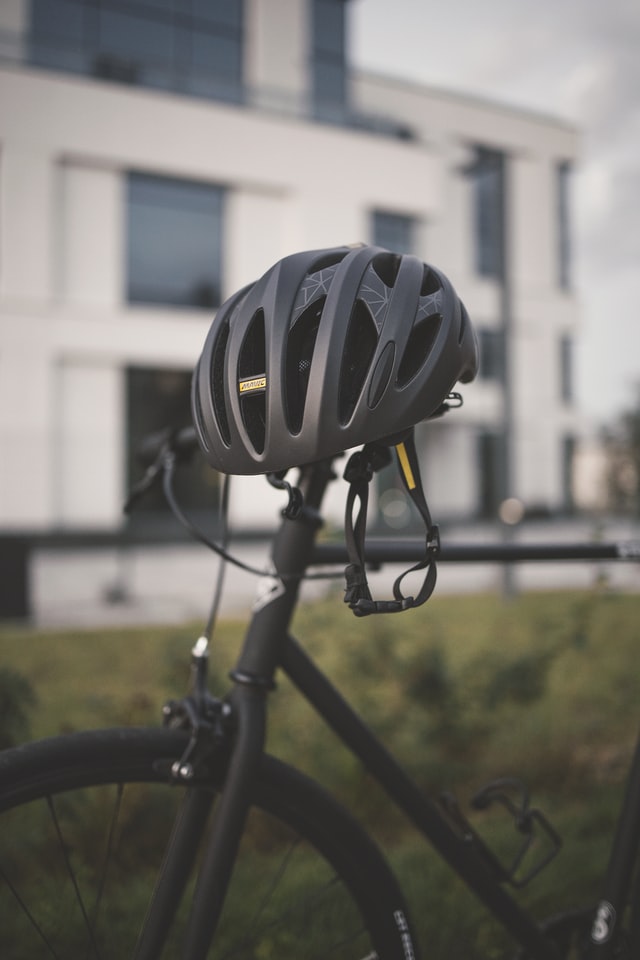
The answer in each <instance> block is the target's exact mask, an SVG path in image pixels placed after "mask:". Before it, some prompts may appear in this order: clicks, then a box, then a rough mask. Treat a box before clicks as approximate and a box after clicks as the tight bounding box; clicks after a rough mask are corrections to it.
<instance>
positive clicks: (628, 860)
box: [136, 463, 640, 960]
mask: <svg viewBox="0 0 640 960" xmlns="http://www.w3.org/2000/svg"><path fill="white" fill-rule="evenodd" d="M332 477H333V474H332V471H331V465H330V463H321V464H317V465H314V466H313V467H310V468H306V469H305V470H303V471H302V473H301V478H300V484H299V485H300V488H301V490H302V492H303V495H304V504H305V506H304V508H303V511H302V513H301V515H300V516H299V517H298V518H296V519H295V520H291V519H286V518H285V519H283V520H282V523H281V525H280V529H279V532H278V534H277V537H276V539H275V541H274V548H273V554H272V563H273V574H272V575H271V576H268V577H266V578H265V582H264V583H263V590H262V592H261V594H260V598H259V600H258V601H257V603H256V607H255V608H254V614H253V617H252V619H251V622H250V624H249V627H248V630H247V634H246V636H245V641H244V645H243V648H242V650H241V653H240V656H239V658H238V661H237V664H236V667H235V669H234V670H233V671H232V673H231V679H232V681H233V689H232V691H231V693H230V695H229V698H228V703H229V704H230V707H231V710H232V713H233V718H234V731H235V736H234V738H233V747H232V751H231V759H230V763H229V772H228V776H227V778H226V782H225V786H224V788H223V790H222V794H221V797H220V800H219V802H218V805H217V808H216V812H215V817H214V822H213V825H212V829H211V832H210V834H209V836H208V837H207V839H206V842H205V855H204V860H203V865H202V867H201V870H200V874H199V877H198V882H197V887H196V893H195V897H194V901H193V906H192V915H191V922H190V925H189V933H188V936H187V945H186V949H185V956H187V957H189V960H204V957H205V956H206V953H207V950H208V948H209V945H210V942H211V940H212V938H213V936H214V934H215V929H216V925H217V921H218V918H219V916H220V913H221V910H222V906H223V902H224V894H225V890H226V886H227V883H228V880H229V877H230V875H231V872H232V869H233V863H234V859H235V856H236V852H237V848H238V844H239V841H240V836H241V834H242V830H243V827H244V823H245V818H246V814H247V811H248V808H249V804H250V796H251V785H252V782H253V779H254V777H255V776H256V772H257V769H258V765H259V763H260V758H261V756H262V752H263V748H264V740H265V730H266V702H267V696H268V693H269V691H270V690H272V689H273V687H274V686H275V684H274V677H275V674H276V672H277V670H278V669H282V670H283V671H284V672H285V674H286V675H287V676H288V677H289V678H290V680H291V681H292V683H293V684H294V686H295V687H296V688H297V689H298V691H299V692H300V694H301V695H302V696H303V697H304V698H305V699H306V700H307V701H308V702H309V703H310V704H311V706H312V707H313V708H314V710H315V711H316V713H317V714H318V715H319V716H320V718H321V719H322V720H323V721H324V722H325V723H326V724H327V725H328V726H329V727H330V728H331V729H332V730H333V731H334V732H335V734H336V735H337V736H338V737H339V739H340V740H341V741H342V742H343V743H344V744H345V745H346V746H347V747H348V748H349V749H350V750H351V752H352V753H353V754H354V755H355V756H356V757H357V758H358V759H359V760H360V761H361V762H362V763H363V765H364V767H365V768H366V770H367V771H368V772H369V774H370V775H371V776H372V777H373V778H374V779H375V780H376V781H377V782H378V783H379V784H380V786H381V787H382V788H383V790H384V791H385V792H386V793H387V795H388V796H389V798H390V800H391V801H392V802H393V803H394V804H395V806H397V807H398V808H399V809H400V810H401V811H402V812H403V813H404V814H405V816H406V817H407V818H408V819H409V820H410V821H411V822H412V823H413V824H414V826H415V827H416V828H417V829H418V830H419V832H420V833H421V834H422V835H423V836H424V837H425V838H426V839H427V840H428V841H429V843H430V844H431V845H432V847H433V848H434V849H435V850H436V851H437V853H438V854H439V855H440V857H441V858H442V859H444V860H445V861H446V863H447V864H448V865H449V866H450V867H451V868H452V869H453V870H454V871H455V872H456V873H457V874H458V875H459V876H460V877H461V878H462V880H463V881H464V883H465V884H466V885H467V886H468V888H469V889H470V890H472V891H473V892H474V893H475V895H476V896H477V897H478V899H479V900H480V901H482V902H483V903H484V905H485V906H486V908H487V910H488V911H489V912H490V913H491V914H492V915H493V916H494V917H495V919H496V921H497V923H498V924H499V925H501V926H502V927H503V928H504V929H505V930H507V931H508V932H509V933H510V935H511V936H512V938H513V940H514V941H515V943H516V944H517V945H519V946H520V947H521V948H522V949H523V950H524V951H525V952H526V955H527V957H530V958H532V960H552V958H554V957H557V956H558V952H557V950H556V948H555V946H554V945H553V944H552V943H551V942H550V941H549V940H548V939H547V937H546V936H545V934H544V933H543V931H542V930H541V929H540V927H539V925H538V923H537V922H536V921H535V920H534V919H533V918H532V917H531V916H530V915H529V914H528V913H526V912H525V911H524V910H523V909H522V908H521V907H520V906H519V904H518V903H517V902H516V901H515V899H514V898H513V897H512V896H511V895H510V894H509V893H508V892H507V891H506V890H505V888H504V886H503V885H502V883H501V882H500V878H499V877H498V876H497V874H496V872H495V871H493V870H492V869H491V867H490V865H489V864H488V862H487V858H486V856H483V855H482V851H479V850H478V849H477V848H476V847H475V846H474V845H473V844H470V843H469V838H468V836H465V835H464V833H461V832H460V831H459V830H458V829H456V827H455V825H454V824H453V823H452V821H451V820H450V819H449V818H448V817H447V816H446V814H445V812H444V810H443V809H441V808H440V807H439V806H438V805H437V804H436V803H435V802H434V801H432V800H431V799H429V798H428V797H426V796H424V794H423V793H422V792H421V791H420V789H419V788H418V787H417V785H416V784H415V783H414V781H413V780H412V779H411V778H410V777H409V775H408V774H407V773H406V772H405V771H404V770H403V768H402V767H401V766H400V765H399V764H398V763H397V762H396V760H395V759H394V758H393V756H392V755H391V754H390V753H389V752H388V751H387V750H386V748H385V747H384V746H383V745H382V744H381V743H380V741H379V740H378V739H377V737H376V736H375V735H374V733H373V732H372V731H371V730H370V729H369V727H368V726H367V725H366V723H365V722H364V721H363V720H362V719H361V718H360V717H359V716H358V715H357V714H356V713H355V712H354V710H352V708H351V707H350V706H349V704H348V703H347V702H346V700H345V699H344V698H343V697H342V696H341V695H340V693H339V692H338V691H337V690H336V689H335V688H334V687H333V685H332V684H331V683H330V681H329V680H328V679H327V678H326V677H325V676H324V675H323V674H322V673H321V671H320V670H319V669H318V668H317V667H316V666H315V664H314V663H313V662H312V660H311V659H310V658H309V656H308V655H307V654H306V652H305V651H304V650H303V649H302V648H301V646H300V645H299V644H298V643H297V642H296V640H295V639H294V638H293V637H292V636H291V635H290V633H289V628H290V622H291V618H292V616H293V612H294V610H295V607H296V603H297V600H298V592H299V586H300V582H301V579H302V577H303V575H304V571H305V570H306V569H307V567H308V566H309V565H310V564H311V563H313V562H317V561H318V560H319V561H320V562H338V561H339V560H341V559H345V557H344V552H343V548H340V547H334V546H332V545H319V546H317V545H316V544H315V539H316V533H317V531H318V529H319V527H320V526H321V520H320V514H319V509H320V506H321V503H322V499H323V495H324V493H325V490H326V487H327V484H328V483H329V481H330V480H331V479H332ZM589 546H590V545H587V547H589ZM593 546H594V547H595V548H596V549H597V552H595V551H594V552H591V553H585V548H584V545H581V546H580V549H577V548H572V550H567V548H562V547H560V548H558V549H555V550H554V549H551V550H550V551H549V553H548V555H547V556H545V557H544V558H545V559H560V558H567V553H569V554H570V558H572V559H577V558H586V557H587V556H588V557H589V558H591V559H599V558H602V557H604V556H609V557H611V556H617V557H620V556H623V557H624V558H626V557H627V555H628V554H630V555H631V556H632V557H633V556H634V552H635V551H637V545H633V544H631V545H627V547H626V553H625V552H624V550H623V551H622V553H621V552H620V545H604V544H597V545H593ZM563 549H564V551H565V553H564V555H563V556H562V550H563ZM341 550H342V552H341ZM414 550H415V547H414V546H407V545H404V546H403V545H396V546H395V548H393V549H392V548H390V547H389V545H386V548H385V547H383V546H382V545H379V546H377V547H376V546H375V545H373V546H372V549H371V557H372V559H373V560H376V561H378V562H381V561H383V560H384V561H393V560H400V559H413V555H412V553H411V551H414ZM616 550H617V551H618V552H617V553H616ZM518 551H519V553H518ZM458 552H459V551H458ZM442 553H443V554H444V556H443V557H442V559H454V558H455V559H462V558H460V557H455V553H456V550H455V548H454V549H453V550H451V551H450V554H453V555H450V556H449V557H447V556H446V554H447V551H446V550H445V548H442ZM489 553H490V554H492V555H490V556H486V555H484V556H482V555H480V551H479V549H478V548H475V549H474V548H472V549H471V551H470V555H468V556H466V557H465V558H463V559H467V560H471V559H473V560H478V559H492V560H494V561H495V560H505V559H506V560H513V559H542V556H541V554H542V548H541V547H540V545H536V547H534V548H533V553H534V554H535V556H529V555H527V553H526V550H523V548H522V547H519V546H518V545H515V544H506V545H504V546H501V547H499V548H493V549H490V550H489ZM638 553H640V551H638ZM635 555H636V556H637V555H638V554H637V553H635ZM201 794H202V792H201V791H198V790H197V789H196V790H195V791H193V792H191V795H190V796H189V797H188V800H187V806H186V808H185V810H184V811H183V815H182V817H181V820H180V824H179V826H178V839H177V840H176V842H175V843H174V844H173V845H172V848H171V849H170V850H169V851H168V854H167V858H166V863H165V868H164V871H163V874H162V877H161V880H160V890H161V891H164V892H165V893H166V896H165V899H164V900H163V899H162V895H161V896H160V898H159V899H158V903H157V904H156V909H154V908H153V907H152V910H151V912H150V916H149V918H148V922H147V926H146V930H145V936H143V943H142V945H141V946H139V948H138V953H137V954H136V957H137V958H138V960H147V958H150V957H153V956H154V955H155V954H154V949H155V946H154V945H155V944H157V943H159V942H162V936H163V931H164V930H165V929H166V925H167V924H168V923H170V916H169V914H171V910H170V909H168V908H167V900H169V901H171V900H173V901H174V902H175V901H176V900H179V897H180V894H181V892H182V890H183V888H184V885H185V883H186V876H185V874H186V870H187V867H190V865H191V864H192V862H193V859H194V858H195V852H196V849H197V847H198V844H199V842H200V840H201V837H202V835H203V831H204V822H205V819H206V815H207V813H208V805H207V801H202V800H200V801H198V799H197V798H198V797H199V796H200V795H201ZM209 802H210V801H209ZM639 811H640V741H639V746H638V749H637V750H636V754H635V758H634V761H633V765H632V768H631V773H630V778H629V786H628V789H627V793H626V797H625V802H624V804H623V810H622V813H621V816H620V821H619V824H618V828H617V831H616V837H615V839H614V844H613V847H612V852H611V859H610V863H609V867H608V870H607V874H606V877H605V881H604V884H603V891H602V897H601V901H600V910H599V913H598V917H597V918H596V925H595V926H594V931H595V932H596V933H597V932H598V931H599V932H600V942H597V938H596V942H594V956H597V957H603V958H604V957H608V956H611V955H612V954H611V952H610V948H611V936H612V934H613V921H614V919H615V917H616V916H620V915H621V914H622V911H623V908H624V903H625V895H626V891H627V890H628V887H629V883H630V879H631V874H632V871H633V867H634V864H635V862H636V859H637V853H638V846H639V843H640V812H639ZM185 838H186V840H185ZM185 848H186V851H187V852H186V853H185ZM176 891H179V892H178V893H176ZM607 911H609V912H607ZM171 915H172V914H171ZM598 925H599V926H598ZM635 935H636V936H637V934H635ZM154 937H155V939H154Z"/></svg>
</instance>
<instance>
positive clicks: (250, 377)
mask: <svg viewBox="0 0 640 960" xmlns="http://www.w3.org/2000/svg"><path fill="white" fill-rule="evenodd" d="M244 383H250V384H251V388H250V389H248V390H246V391H244V392H243V391H242V388H241V386H240V384H244ZM238 385H239V386H238V389H239V391H240V410H241V413H242V422H243V423H244V426H245V429H246V431H247V434H248V436H249V440H250V441H251V444H252V446H253V448H254V450H255V451H256V453H262V452H263V450H264V446H265V433H266V430H265V424H266V363H265V339H264V313H263V311H262V310H256V312H255V314H254V315H253V317H252V319H251V322H250V324H249V328H248V330H247V333H246V335H245V338H244V342H243V344H242V347H241V348H240V356H239V358H238Z"/></svg>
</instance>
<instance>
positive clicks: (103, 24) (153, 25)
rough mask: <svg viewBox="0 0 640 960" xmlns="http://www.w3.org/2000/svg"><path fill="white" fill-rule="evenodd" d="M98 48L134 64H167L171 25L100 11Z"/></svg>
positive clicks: (148, 18)
mask: <svg viewBox="0 0 640 960" xmlns="http://www.w3.org/2000/svg"><path fill="white" fill-rule="evenodd" d="M99 31H100V41H99V49H100V50H101V51H103V52H105V53H113V54H117V55H118V56H122V57H127V58H129V59H131V60H134V61H135V62H136V63H140V64H144V63H150V64H153V63H167V62H169V63H171V62H172V61H173V28H172V26H171V24H170V23H166V22H162V21H159V20H154V19H152V18H150V17H142V16H136V15H132V14H129V13H121V12H117V11H115V10H101V11H100V19H99Z"/></svg>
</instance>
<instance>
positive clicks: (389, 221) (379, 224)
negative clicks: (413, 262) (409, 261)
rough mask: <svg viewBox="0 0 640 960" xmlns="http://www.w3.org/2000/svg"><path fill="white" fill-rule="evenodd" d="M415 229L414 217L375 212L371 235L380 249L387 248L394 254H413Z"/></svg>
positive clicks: (382, 211)
mask: <svg viewBox="0 0 640 960" xmlns="http://www.w3.org/2000/svg"><path fill="white" fill-rule="evenodd" d="M415 228H416V222H415V220H414V218H413V217H406V216H403V215H402V214H398V213H387V212H385V211H384V210H374V211H373V215H372V225H371V233H372V237H373V243H374V244H375V245H376V246H378V247H385V248H386V249H387V250H393V252H394V253H413V252H414V250H415V232H416V230H415Z"/></svg>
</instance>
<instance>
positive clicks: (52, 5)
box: [0, 0, 578, 542]
mask: <svg viewBox="0 0 640 960" xmlns="http://www.w3.org/2000/svg"><path fill="white" fill-rule="evenodd" d="M364 2H366V0H364ZM348 6H349V5H348V3H346V2H342V0H224V2H222V0H197V2H196V0H193V2H192V4H191V5H188V4H184V3H182V2H180V0H175V2H173V0H163V2H154V3H143V2H142V0H140V2H134V0H130V2H128V3H124V4H123V3H122V2H118V0H102V2H101V4H100V5H98V4H96V3H95V2H94V0H31V2H29V0H3V2H2V4H0V55H1V57H2V61H1V63H0V258H1V263H0V450H1V452H2V456H1V460H0V531H1V532H3V533H4V534H5V536H6V535H7V534H12V533H19V534H21V535H22V534H35V535H37V536H38V537H39V538H40V541H41V542H42V539H43V538H45V539H46V537H47V536H50V535H55V536H56V537H57V538H58V539H60V538H62V540H63V541H64V539H65V538H67V539H68V538H69V537H70V536H72V535H73V536H75V537H77V536H78V535H82V536H83V537H85V536H95V535H102V536H103V537H105V538H107V539H109V538H110V537H113V536H116V537H117V536H118V535H119V534H120V533H121V532H122V531H123V530H125V529H127V527H126V524H125V523H124V521H123V518H122V503H123V500H124V497H125V493H126V490H127V487H128V484H129V482H130V479H131V477H132V476H133V475H135V473H136V467H135V464H133V462H132V446H133V444H134V442H135V440H136V439H138V437H139V436H140V435H141V434H142V433H143V432H144V431H145V430H146V429H148V428H153V427H159V426H161V425H162V423H163V422H165V421H166V420H167V419H171V418H172V417H175V416H176V412H175V411H176V409H178V410H180V411H181V413H179V414H177V416H179V417H180V416H181V417H182V418H183V419H184V418H185V417H187V416H188V407H187V402H186V401H187V394H188V380H189V375H190V372H191V370H192V368H193V365H194V362H195V360H196V359H197V356H198V354H199V350H200V347H201V344H202V342H203V339H204V336H205V334H206V331H207V329H208V326H209V323H210V320H211V315H212V312H213V310H214V309H215V307H216V305H217V304H219V303H220V301H221V299H224V298H225V297H226V296H228V295H230V294H231V293H232V292H234V291H235V290H236V289H237V288H239V287H240V286H241V285H244V284H245V283H247V282H249V281H250V280H252V279H254V278H256V277H257V276H258V275H260V274H261V273H262V272H263V271H264V270H265V269H266V268H267V267H268V266H270V265H271V264H272V263H274V262H275V261H276V260H277V259H279V258H280V257H282V256H284V255H286V254H288V253H292V252H294V251H296V250H301V249H307V248H313V247H319V246H333V245H338V244H342V243H345V242H347V243H349V242H353V241H357V240H365V241H375V242H379V243H381V244H382V245H384V246H391V247H393V248H396V249H410V250H411V251H412V252H415V253H416V254H417V255H419V256H420V257H421V258H423V259H424V260H426V261H428V262H432V263H433V264H434V265H435V266H437V267H439V268H440V269H442V270H444V271H445V273H447V274H448V275H449V276H450V278H451V279H452V281H453V282H454V284H455V286H456V288H457V289H458V292H459V293H460V295H461V297H462V298H463V300H464V301H465V303H466V305H467V307H468V309H469V312H470V314H471V317H472V320H473V321H474V322H475V325H476V327H477V329H478V331H479V334H480V339H481V344H482V348H483V368H482V372H481V376H480V378H479V380H478V381H477V382H476V383H475V384H473V385H472V386H470V387H467V388H465V389H464V397H465V405H464V408H463V409H462V410H461V411H459V412H456V413H455V414H450V415H449V417H448V418H445V420H444V421H442V422H441V423H435V424H432V425H429V426H428V427H426V428H423V429H422V433H423V441H424V445H423V449H424V469H425V480H426V486H427V489H428V491H429V500H430V504H431V505H432V510H433V512H434V514H435V515H436V516H437V517H439V518H440V517H444V518H446V517H461V516H472V517H477V516H483V515H484V516H487V515H490V516H492V515H495V511H496V508H497V506H498V504H499V502H500V501H501V500H502V499H503V498H504V497H506V496H516V497H518V498H520V499H521V500H522V501H523V503H524V504H525V506H526V507H528V508H529V509H531V510H536V511H539V510H542V511H548V512H556V511H560V510H563V509H565V508H567V507H569V506H570V505H571V485H570V463H571V454H572V446H573V441H574V437H575V436H576V432H577V429H578V421H577V414H576V410H575V409H574V407H573V405H572V391H571V372H570V365H571V344H572V340H573V337H574V334H575V332H576V328H577V305H576V299H575V296H574V294H573V292H572V290H571V283H570V269H569V248H568V221H567V195H568V173H569V171H570V169H571V165H572V164H573V163H574V161H575V159H576V155H577V149H578V139H577V135H576V132H575V131H574V130H573V129H571V128H569V127H567V125H566V124H564V123H562V122H559V121H557V120H555V119H553V118H549V117H542V116H537V115H533V114H530V113H525V112H522V111H519V110H516V109H513V108H511V107H505V106H502V105H499V104H495V103H486V102H483V101H479V100H475V99H473V98H471V97H465V96H462V95H459V94H450V93H447V92H443V91H438V90H432V89H425V88H423V87H418V86H415V85H411V84H409V83H402V82H398V81H396V80H393V81H392V80H389V79H387V78H383V77H378V76H370V75H360V74H357V73H354V72H353V71H352V70H351V69H350V67H349V63H348V61H347V55H346V49H347V45H346V43H345V34H346V33H347V29H346V27H348ZM187 10H189V11H191V12H188V13H187V12H186V11H187ZM194 484H195V486H193V485H192V487H191V493H192V497H193V503H194V504H195V505H196V506H199V507H202V506H203V505H204V502H205V499H206V495H205V494H204V493H203V487H204V488H206V487H207V484H208V485H209V486H211V485H212V479H211V478H210V477H209V478H207V477H205V478H204V479H203V476H200V477H199V479H198V480H197V481H194ZM256 485H259V486H257V487H256ZM383 485H384V482H383ZM336 486H337V485H336ZM340 486H341V485H340ZM263 487H264V481H263V480H261V479H259V478H258V479H256V478H252V479H245V480H242V481H240V482H239V483H238V484H237V485H236V487H235V494H234V498H235V499H234V504H233V506H234V514H235V516H236V518H237V519H238V520H239V521H240V522H241V523H242V524H244V525H245V526H246V527H250V528H256V527H260V526H264V525H271V524H272V522H273V516H274V504H277V503H279V502H280V500H279V498H278V496H276V495H275V494H274V495H273V496H272V495H271V492H270V491H268V492H266V493H264V494H263ZM256 491H257V492H256ZM334 500H335V506H334V511H339V509H340V508H339V507H338V505H337V504H338V501H339V502H340V503H341V502H342V491H341V490H337V491H336V492H335V493H334ZM392 501H393V496H391V498H389V496H387V497H386V499H385V497H383V498H382V506H383V507H385V504H386V507H385V509H386V513H384V511H383V517H384V516H387V518H388V519H389V520H390V522H391V524H392V525H393V524H394V523H395V524H396V525H400V524H401V523H402V522H403V517H402V515H399V516H398V515H397V511H396V517H395V520H394V508H395V507H396V506H397V504H394V502H392ZM387 508H388V509H387ZM336 515H337V513H336ZM140 522H141V521H138V523H139V524H140ZM136 529H137V528H136ZM139 535H140V536H143V535H144V532H139Z"/></svg>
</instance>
